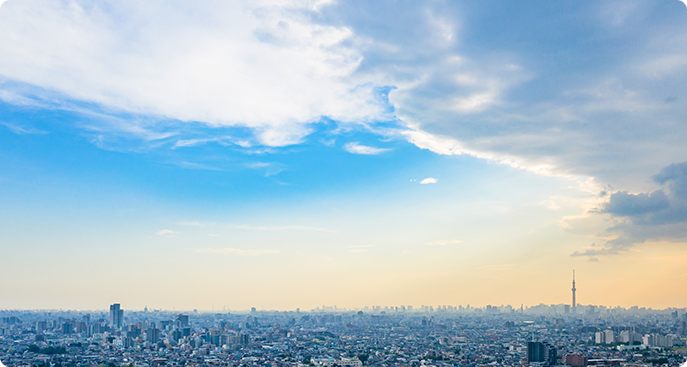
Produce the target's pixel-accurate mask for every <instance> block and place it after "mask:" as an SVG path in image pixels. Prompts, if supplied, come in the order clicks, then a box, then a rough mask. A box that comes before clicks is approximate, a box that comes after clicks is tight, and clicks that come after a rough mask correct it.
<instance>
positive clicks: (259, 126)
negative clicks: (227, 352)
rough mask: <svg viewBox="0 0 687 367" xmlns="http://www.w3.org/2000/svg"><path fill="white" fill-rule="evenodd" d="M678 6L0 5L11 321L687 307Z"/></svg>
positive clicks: (3, 275)
mask: <svg viewBox="0 0 687 367" xmlns="http://www.w3.org/2000/svg"><path fill="white" fill-rule="evenodd" d="M685 85H687V6H686V4H685V3H684V2H681V1H678V0H660V1H659V0H648V1H639V0H622V1H614V0H609V1H604V2H598V1H579V0H575V1H573V0H570V1H556V2H551V1H529V2H512V1H491V0H487V1H480V2H474V1H439V0H437V1H383V0H380V1H374V2H369V1H355V0H351V1H343V0H340V1H327V0H303V1H300V0H284V1H273V0H255V1H213V0H208V1H203V2H182V1H167V0H165V1H162V0H150V1H146V2H139V1H130V0H118V1H108V0H92V1H83V0H59V1H45V0H5V1H0V250H1V254H2V256H1V258H0V294H2V295H3V296H2V297H0V309H60V308H62V309H104V308H106V307H107V306H108V305H109V304H111V303H115V302H119V303H121V304H122V308H124V309H143V308H144V307H146V306H147V307H149V308H155V309H176V310H190V309H199V310H220V309H221V310H245V309H249V308H250V307H256V308H258V309H266V310H295V309H296V308H300V309H301V310H309V309H312V308H316V307H321V306H323V305H326V306H334V305H336V306H337V307H339V308H362V307H365V306H373V305H380V306H400V305H413V306H415V307H419V306H421V305H432V306H435V307H436V306H438V305H454V306H458V305H463V306H466V305H471V306H478V307H483V306H485V305H513V306H515V307H517V306H519V305H521V304H523V305H525V306H528V305H537V304H540V303H545V304H564V303H570V302H571V290H570V288H571V281H572V272H573V269H574V270H575V272H576V280H577V284H576V285H577V289H578V290H577V300H578V302H579V303H581V304H594V305H606V306H622V307H631V306H635V305H637V306H639V307H653V308H665V307H684V305H685V303H687V292H685V291H684V289H685V287H686V286H687V266H685V264H687V144H685V141H687V140H686V139H687V120H686V119H687V117H686V116H687V94H686V93H685V87H684V86H685Z"/></svg>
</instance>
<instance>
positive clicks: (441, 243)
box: [425, 240, 463, 246]
mask: <svg viewBox="0 0 687 367" xmlns="http://www.w3.org/2000/svg"><path fill="white" fill-rule="evenodd" d="M462 242H463V241H459V240H439V241H432V242H425V245H427V246H446V245H455V244H459V243H462Z"/></svg>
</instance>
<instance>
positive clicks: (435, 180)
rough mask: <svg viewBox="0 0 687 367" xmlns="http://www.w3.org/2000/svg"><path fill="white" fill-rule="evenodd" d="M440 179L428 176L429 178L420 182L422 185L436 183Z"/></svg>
mask: <svg viewBox="0 0 687 367" xmlns="http://www.w3.org/2000/svg"><path fill="white" fill-rule="evenodd" d="M438 181H439V180H437V179H436V178H434V177H427V178H425V179H424V180H422V181H420V184H422V185H426V184H435V183H437V182H438Z"/></svg>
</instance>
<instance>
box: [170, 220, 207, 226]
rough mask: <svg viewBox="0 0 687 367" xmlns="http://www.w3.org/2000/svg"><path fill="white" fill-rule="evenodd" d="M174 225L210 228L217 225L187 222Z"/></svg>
mask: <svg viewBox="0 0 687 367" xmlns="http://www.w3.org/2000/svg"><path fill="white" fill-rule="evenodd" d="M174 224H177V225H180V226H190V227H212V226H214V225H215V224H217V223H215V222H199V221H189V222H177V223H174Z"/></svg>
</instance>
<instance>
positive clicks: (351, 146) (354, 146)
mask: <svg viewBox="0 0 687 367" xmlns="http://www.w3.org/2000/svg"><path fill="white" fill-rule="evenodd" d="M344 150H345V151H347V152H349V153H353V154H366V155H375V154H380V153H384V152H388V151H390V150H391V149H385V148H375V147H368V146H367V145H360V144H358V143H348V144H346V145H344Z"/></svg>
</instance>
